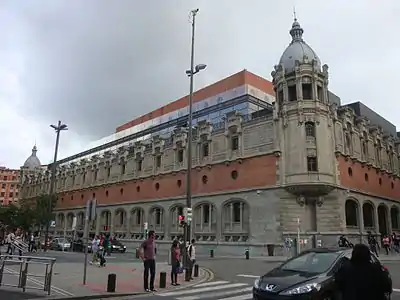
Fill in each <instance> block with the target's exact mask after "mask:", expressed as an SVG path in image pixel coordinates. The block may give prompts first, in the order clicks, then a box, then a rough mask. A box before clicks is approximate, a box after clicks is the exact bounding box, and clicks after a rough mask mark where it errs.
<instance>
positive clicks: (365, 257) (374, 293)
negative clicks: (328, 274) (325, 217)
mask: <svg viewBox="0 0 400 300" xmlns="http://www.w3.org/2000/svg"><path fill="white" fill-rule="evenodd" d="M335 283H336V285H337V288H338V290H339V292H340V293H341V295H342V300H385V299H386V294H389V293H391V292H392V291H391V284H390V280H389V277H388V274H387V273H386V272H385V271H384V270H383V269H382V266H381V265H380V264H377V263H373V262H372V261H371V253H370V250H369V249H368V246H366V245H364V244H357V245H355V246H354V249H353V253H352V257H351V259H350V260H347V261H346V262H345V263H344V264H343V265H342V267H341V268H340V269H339V270H338V272H337V273H336V274H335Z"/></svg>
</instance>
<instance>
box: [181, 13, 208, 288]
mask: <svg viewBox="0 0 400 300" xmlns="http://www.w3.org/2000/svg"><path fill="white" fill-rule="evenodd" d="M198 12H199V9H198V8H197V9H194V10H192V11H191V12H190V14H191V16H192V20H191V23H192V50H191V54H190V70H187V71H186V75H187V76H188V77H189V79H190V92H189V120H188V141H187V143H186V144H187V172H186V176H187V178H186V207H187V208H192V190H191V177H192V176H191V175H192V129H193V84H194V82H193V81H194V75H195V74H197V73H199V72H200V71H201V70H204V69H205V68H206V67H207V65H205V64H199V65H195V64H194V33H195V28H196V15H197V13H198ZM185 221H186V222H187V221H188V220H185ZM190 235H191V230H190V222H187V223H186V230H185V243H188V242H190ZM186 257H187V255H186ZM188 269H190V264H189V261H188V259H187V258H186V271H188ZM186 274H188V272H186ZM190 275H191V274H190ZM190 277H191V276H189V277H188V278H185V279H187V280H189V278H190Z"/></svg>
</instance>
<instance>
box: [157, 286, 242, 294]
mask: <svg viewBox="0 0 400 300" xmlns="http://www.w3.org/2000/svg"><path fill="white" fill-rule="evenodd" d="M245 285H247V284H246V283H231V284H225V285H219V286H211V287H205V288H200V289H191V290H182V291H176V292H168V293H162V294H159V296H163V297H165V296H179V295H190V294H196V293H204V292H211V291H216V290H220V289H221V290H222V289H229V288H236V287H240V286H245Z"/></svg>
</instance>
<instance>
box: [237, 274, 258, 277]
mask: <svg viewBox="0 0 400 300" xmlns="http://www.w3.org/2000/svg"><path fill="white" fill-rule="evenodd" d="M236 276H238V277H245V278H260V276H257V275H246V274H238V275H236Z"/></svg>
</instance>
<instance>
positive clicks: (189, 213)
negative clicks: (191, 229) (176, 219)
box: [186, 207, 192, 224]
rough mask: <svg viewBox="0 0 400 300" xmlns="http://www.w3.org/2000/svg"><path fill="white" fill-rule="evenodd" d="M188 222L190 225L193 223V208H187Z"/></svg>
mask: <svg viewBox="0 0 400 300" xmlns="http://www.w3.org/2000/svg"><path fill="white" fill-rule="evenodd" d="M186 221H187V222H188V224H190V223H191V222H192V208H191V207H188V208H186Z"/></svg>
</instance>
